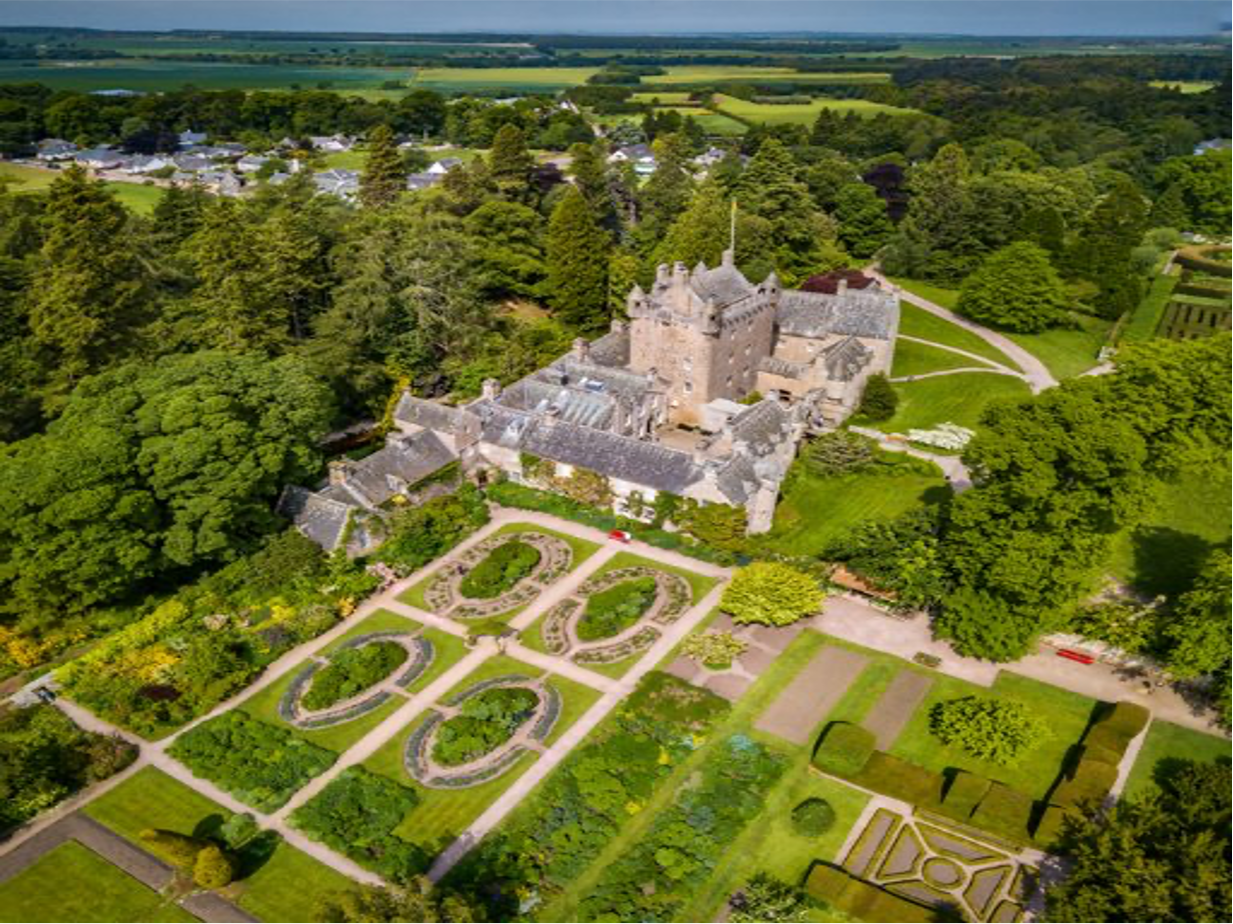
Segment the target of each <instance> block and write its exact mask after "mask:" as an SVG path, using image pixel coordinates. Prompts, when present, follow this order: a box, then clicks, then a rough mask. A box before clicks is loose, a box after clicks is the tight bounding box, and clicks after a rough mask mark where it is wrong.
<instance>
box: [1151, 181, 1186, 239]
mask: <svg viewBox="0 0 1233 924" xmlns="http://www.w3.org/2000/svg"><path fill="white" fill-rule="evenodd" d="M1148 223H1149V224H1150V225H1151V226H1152V227H1153V228H1176V229H1177V230H1179V231H1185V230H1188V229H1189V226H1190V216H1189V215H1188V214H1187V213H1186V197H1185V196H1184V195H1183V194H1182V187H1181V184H1180V183H1170V184H1169V186H1168V188H1166V189H1165V191H1164V192H1162V193H1161V194H1160V195H1159V196H1157V197H1156V201H1155V202H1153V203H1152V211H1151V216H1150V221H1149V222H1148Z"/></svg>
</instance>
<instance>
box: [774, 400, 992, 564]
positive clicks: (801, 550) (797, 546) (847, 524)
mask: <svg viewBox="0 0 1233 924" xmlns="http://www.w3.org/2000/svg"><path fill="white" fill-rule="evenodd" d="M990 378H992V376H990ZM943 381H944V380H943ZM949 493H950V492H949V489H948V488H947V487H946V481H945V479H944V478H943V477H942V475H941V473H938V475H936V476H930V475H919V474H915V473H912V474H903V475H898V474H896V475H890V474H885V475H884V474H868V475H866V474H858V475H844V476H842V477H838V478H822V477H820V476H818V475H814V474H812V473H810V472H808V471H802V472H801V474H800V475H799V476H798V477H797V478H796V480H795V481H794V482H792V483H791V484H790V485H789V486H788V488H787V490H786V491H785V492H784V495H783V498H782V499H781V500H780V502H779V506H778V507H777V508H776V509H775V522H774V526H773V527H772V528H771V531H770V532H769V533H768V534H767V535H766V539H765V542H766V544H767V546H769V547H770V548H772V549H774V550H775V551H777V552H782V553H783V554H785V555H810V556H812V555H817V554H819V553H820V552H822V550H823V549H825V548H826V547H827V546H828V545H829V544H830V543H831V542H834V541H835V540H836V539H838V538H839V537H840V536H841V535H843V534H844V533H845V532H847V531H848V530H849V529H851V528H852V527H854V526H856V525H857V524H858V523H862V522H865V521H866V520H891V519H894V518H895V517H897V516H899V515H900V514H902V513H906V512H907V511H909V510H911V509H913V508H915V507H918V506H921V505H924V504H930V503H937V502H939V501H941V500H942V499H943V498H945V497H946V496H947V495H948V494H949Z"/></svg>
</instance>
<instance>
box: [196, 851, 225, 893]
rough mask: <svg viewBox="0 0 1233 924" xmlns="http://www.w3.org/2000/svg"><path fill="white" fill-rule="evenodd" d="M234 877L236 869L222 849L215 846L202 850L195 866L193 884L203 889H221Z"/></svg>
mask: <svg viewBox="0 0 1233 924" xmlns="http://www.w3.org/2000/svg"><path fill="white" fill-rule="evenodd" d="M234 877H235V867H234V866H233V865H232V863H231V860H229V859H228V858H227V855H226V854H225V853H223V851H222V849H221V848H219V847H218V846H217V845H215V844H207V845H206V846H205V847H202V848H201V852H200V853H198V854H197V859H196V862H195V863H194V864H193V882H195V883H197V885H199V886H201V887H202V888H203V889H221V888H223V887H224V886H226V885H230V884H231V880H232V879H233V878H234Z"/></svg>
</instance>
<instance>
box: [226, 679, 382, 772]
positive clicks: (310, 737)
mask: <svg viewBox="0 0 1233 924" xmlns="http://www.w3.org/2000/svg"><path fill="white" fill-rule="evenodd" d="M308 664H309V662H308V661H303V662H301V663H299V664H297V665H296V666H295V667H293V668H291V670H289V671H287V673H285V674H283V676H281V677H279V678H278V680H277V681H275V682H274V683H272V684H270V685H269V686H268V687H266V688H265V689H264V690H262V691H261V692H260V693H258V694H257V695H256V696H254V697H252V698H251V699H247V700H245V701H244V702H243V704H241V706H240V708H241V709H242V710H243V711H244V712H247V713H248V714H249V715H250V716H252V717H253V718H255V719H260V720H261V721H263V722H269V723H270V724H271V725H278V726H280V727H283V728H289V729H290V730H291V731H292V733H294V734H295V736H296V737H298V738H302V739H304V740H305V741H308V742H310V743H312V744H315V745H318V746H319V747H323V748H329V749H330V750H331V751H333V752H334V753H335V754H341V753H342V752H343V751H345V750H347V748H349V747H351V745H353V744H355V743H356V742H357V741H359V740H360V739H361V738H363V737H364V736H365V735H366V734H368V733H369V732H370V731H372V730H373V729H374V728H376V727H377V726H378V725H380V724H381V723H382V722H383V721H384V720H385V719H387V718H389V716H390V714H391V713H392V712H394V711H395V710H397V709H398V707H399V706H401V705H403V704H404V703H406V699H404V698H403V697H402V696H400V695H395V696H391V697H390V698H389V699H387V700H386V701H385V702H384V703H382V704H381V705H380V706H378V707H377V708H376V709H374V710H372V711H371V712H366V713H364V714H363V715H361V716H359V717H358V718H354V719H352V720H351V721H350V722H340V723H338V724H337V725H329V726H326V727H325V728H316V729H303V728H296V727H295V726H294V725H290V724H289V723H287V722H284V721H283V720H282V717H281V716H279V714H278V703H279V701H280V700H281V699H282V698H283V694H284V693H286V692H287V688H288V687H290V686H291V684H292V682H293V681H294V680H295V677H296V675H297V674H298V673H299V672H300V671H301V670H303V669H304V668H305V667H307V666H308Z"/></svg>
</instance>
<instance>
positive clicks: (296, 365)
mask: <svg viewBox="0 0 1233 924" xmlns="http://www.w3.org/2000/svg"><path fill="white" fill-rule="evenodd" d="M332 416H333V403H332V397H331V395H330V393H329V390H328V389H327V388H326V386H325V385H324V384H323V383H322V382H321V381H320V380H319V379H318V378H317V377H316V376H314V375H313V374H312V373H311V372H310V371H309V369H308V368H307V367H306V366H305V365H304V364H303V363H302V362H301V361H300V360H298V359H296V358H293V357H282V358H280V359H276V360H273V361H270V360H266V359H264V358H262V357H260V356H253V355H244V356H237V355H229V354H225V353H211V352H201V353H194V354H190V355H186V356H167V357H164V358H162V359H160V360H158V361H157V362H155V363H152V364H136V363H135V364H132V365H126V366H121V367H119V368H117V369H115V370H113V371H111V372H108V373H104V374H103V375H99V376H95V377H92V378H90V379H87V380H86V381H84V382H83V383H82V384H81V385H79V386H78V388H77V389H76V390H75V391H74V392H73V394H72V395H71V396H70V398H69V400H68V402H67V404H66V405H65V408H64V412H63V414H62V415H61V416H60V417H59V418H58V419H57V420H56V421H54V422H53V423H52V424H51V425H50V426H49V427H48V428H47V432H46V433H45V434H40V435H38V436H34V437H30V438H29V439H26V440H22V441H21V442H19V443H15V444H13V445H12V446H11V447H10V448H9V451H8V452H7V453H6V454H5V455H4V456H3V457H2V458H0V511H3V522H2V523H0V549H2V550H3V552H4V555H3V557H4V560H5V562H6V564H5V566H4V567H3V568H0V585H3V587H4V588H5V591H6V592H5V595H4V596H5V600H4V602H3V604H0V606H2V607H3V609H5V610H6V611H9V612H18V613H21V612H26V613H30V614H33V615H32V618H35V619H40V620H47V619H49V618H55V616H57V615H59V611H61V610H63V609H70V610H74V609H77V608H80V607H83V606H88V605H92V604H96V603H99V602H102V601H105V600H110V599H114V598H116V597H118V596H120V595H122V594H124V593H125V592H128V591H131V590H133V589H134V588H136V587H138V586H140V584H141V582H142V581H143V580H146V579H148V578H149V577H151V576H153V575H155V574H158V573H160V572H169V571H172V570H174V569H177V568H183V567H200V566H201V565H203V564H207V563H215V562H225V561H228V560H230V559H231V558H234V557H236V556H237V555H239V554H241V553H242V552H243V551H244V550H245V549H248V548H251V547H252V546H253V545H254V544H255V543H256V542H257V541H258V540H259V539H260V538H261V537H262V536H263V535H264V534H265V533H267V532H270V531H272V530H274V529H275V528H277V527H278V526H279V520H278V519H277V517H275V515H274V514H273V512H272V511H271V506H272V504H273V501H274V499H275V498H276V497H277V496H278V493H279V492H280V491H281V490H282V488H283V486H284V485H285V484H286V483H287V482H289V481H290V482H296V481H301V480H303V479H306V478H308V477H310V476H311V475H313V474H314V473H315V472H316V471H317V469H318V467H319V465H320V462H319V458H320V457H319V455H318V450H317V445H316V443H317V440H318V439H319V438H320V437H321V436H322V435H323V434H324V433H325V432H326V430H327V428H328V425H329V423H330V422H331V419H332Z"/></svg>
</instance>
